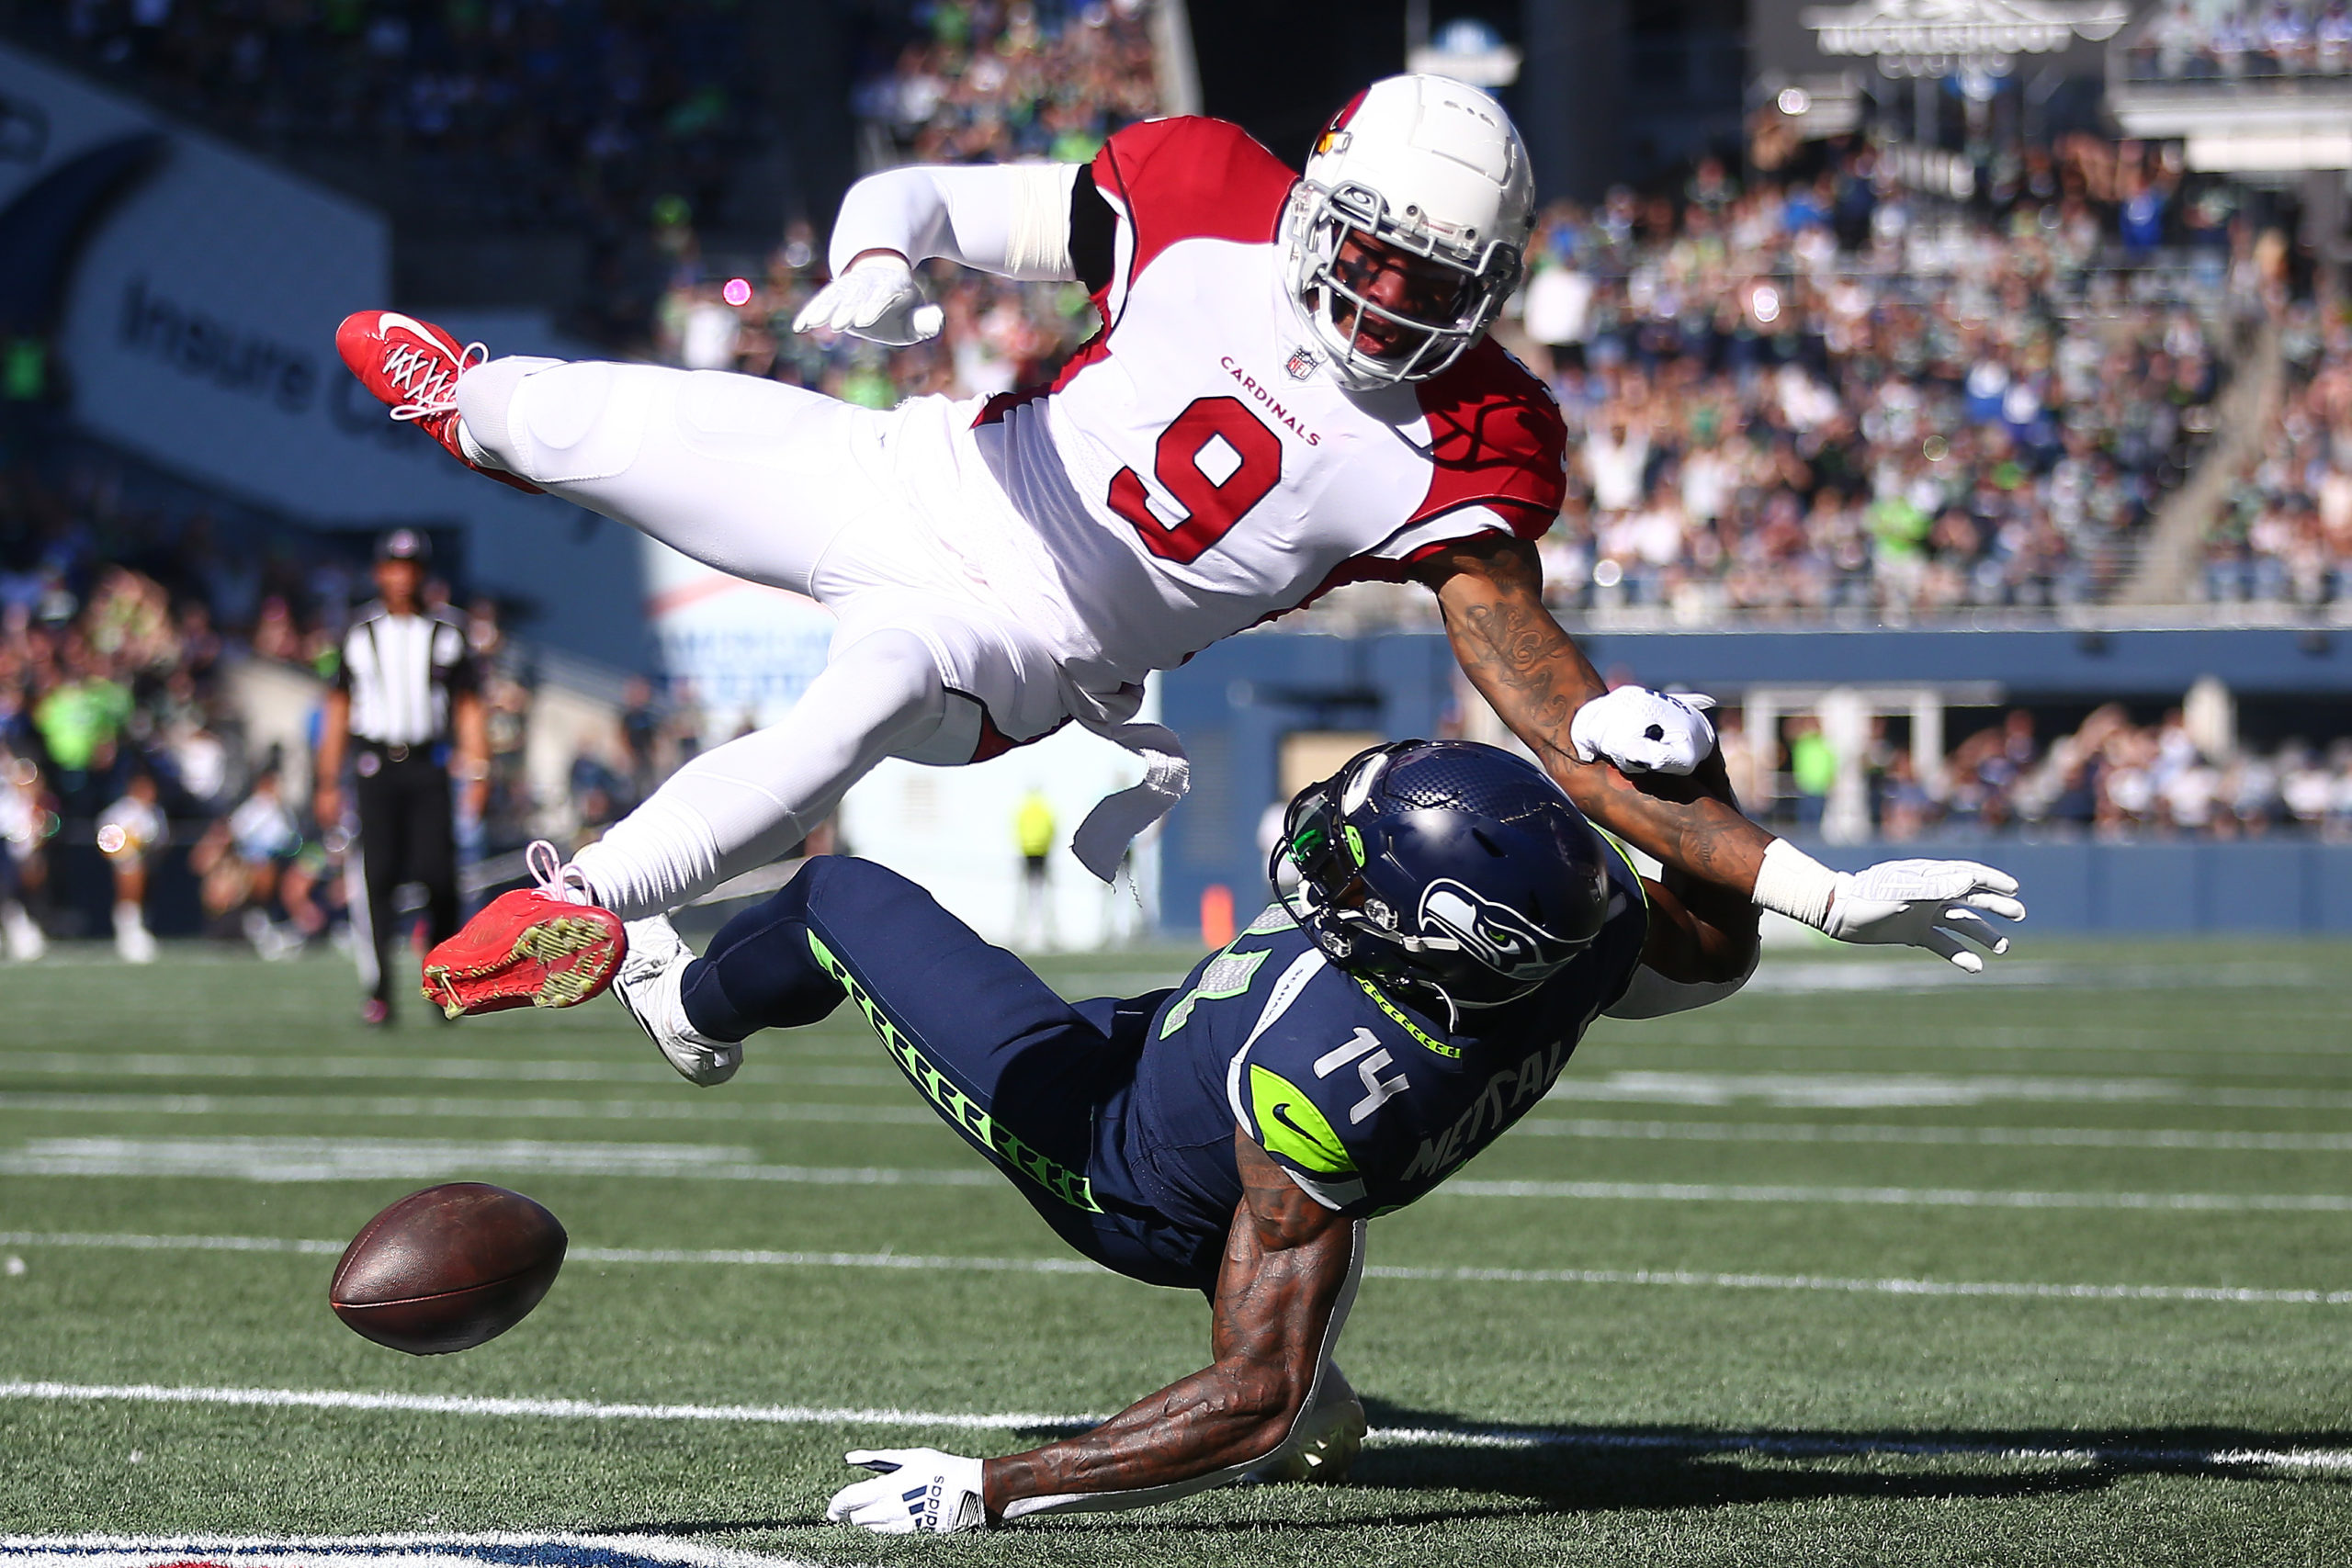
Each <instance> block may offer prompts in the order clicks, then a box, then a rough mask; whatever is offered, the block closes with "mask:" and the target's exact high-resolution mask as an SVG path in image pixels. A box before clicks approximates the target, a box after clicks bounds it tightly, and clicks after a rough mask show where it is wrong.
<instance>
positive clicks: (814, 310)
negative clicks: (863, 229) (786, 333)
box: [792, 254, 947, 348]
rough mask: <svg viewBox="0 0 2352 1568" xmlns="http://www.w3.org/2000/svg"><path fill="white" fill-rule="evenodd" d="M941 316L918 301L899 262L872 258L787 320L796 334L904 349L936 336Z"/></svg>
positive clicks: (910, 271) (908, 270) (911, 278)
mask: <svg viewBox="0 0 2352 1568" xmlns="http://www.w3.org/2000/svg"><path fill="white" fill-rule="evenodd" d="M946 319H947V318H946V314H945V312H944V311H943V310H940V308H939V307H938V306H936V305H933V304H931V303H930V302H928V301H927V300H925V299H923V295H922V284H920V283H917V282H916V281H915V271H914V268H913V267H911V266H910V265H907V262H906V258H905V257H903V256H897V255H889V254H874V255H868V256H865V257H864V258H863V259H861V260H858V261H854V262H852V263H851V264H850V265H848V266H847V267H846V268H844V269H843V270H842V275H841V276H839V277H836V278H835V279H833V280H832V281H831V283H829V284H827V285H825V287H824V288H820V289H819V290H818V291H817V297H816V298H815V299H811V300H809V303H808V304H807V306H805V307H804V308H803V309H802V310H801V312H800V314H799V315H797V316H796V317H794V318H793V320H792V330H793V331H794V332H797V333H809V332H815V331H817V330H818V329H820V328H826V329H830V330H831V331H833V332H837V333H849V334H850V335H851V336H852V337H862V338H864V339H865V340H866V341H867V342H869V343H880V344H889V345H890V346H891V347H893V348H904V347H906V346H907V345H908V344H915V343H922V342H925V341H927V340H928V339H931V338H935V337H937V336H938V335H939V330H940V328H941V327H942V326H943V325H944V324H945V322H946Z"/></svg>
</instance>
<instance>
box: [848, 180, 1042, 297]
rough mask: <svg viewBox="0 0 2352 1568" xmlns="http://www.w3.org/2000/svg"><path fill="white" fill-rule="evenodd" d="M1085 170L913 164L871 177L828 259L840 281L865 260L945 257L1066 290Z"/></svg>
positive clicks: (853, 189)
mask: <svg viewBox="0 0 2352 1568" xmlns="http://www.w3.org/2000/svg"><path fill="white" fill-rule="evenodd" d="M1079 174H1080V165H1079V164H976V165H971V166H965V165H960V164H910V165H908V166H907V167H905V168H899V169H885V170H884V171H882V172H881V173H880V174H876V175H866V176H865V178H864V179H862V180H860V181H858V182H857V183H856V184H855V185H854V186H850V188H849V194H848V195H847V196H845V197H842V209H841V216H840V217H838V218H836V219H835V220H833V237H832V243H831V244H830V245H829V246H828V247H827V260H828V261H829V262H830V263H831V265H832V270H833V273H834V276H840V275H841V274H842V273H844V272H847V271H848V270H849V268H850V267H851V265H853V264H854V262H855V261H856V260H857V259H858V258H859V257H860V256H862V255H865V254H873V253H876V252H887V253H889V254H895V255H897V256H899V257H900V258H901V259H902V260H905V261H910V262H924V261H929V260H931V259H932V258H933V257H935V256H944V257H945V258H946V259H947V260H949V261H955V262H961V263H962V264H963V265H966V266H970V267H978V269H979V270H981V271H982V272H993V273H997V274H999V275H1000V276H1005V277H1020V278H1029V279H1033V280H1037V281H1046V282H1064V283H1066V282H1068V281H1069V280H1070V279H1071V278H1074V277H1076V276H1078V272H1077V269H1076V267H1075V266H1074V265H1073V264H1072V262H1071V260H1070V248H1069V221H1070V195H1071V191H1072V189H1073V187H1074V186H1076V185H1077V182H1078V176H1079Z"/></svg>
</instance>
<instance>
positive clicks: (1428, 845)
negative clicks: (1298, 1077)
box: [1267, 740, 1609, 1014]
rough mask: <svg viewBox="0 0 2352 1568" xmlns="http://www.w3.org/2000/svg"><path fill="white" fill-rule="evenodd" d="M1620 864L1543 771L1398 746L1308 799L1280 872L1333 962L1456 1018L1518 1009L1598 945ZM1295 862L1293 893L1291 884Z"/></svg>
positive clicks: (1303, 922)
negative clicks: (1287, 872) (1286, 873)
mask: <svg viewBox="0 0 2352 1568" xmlns="http://www.w3.org/2000/svg"><path fill="white" fill-rule="evenodd" d="M1605 853H1606V851H1605V850H1604V849H1603V847H1602V845H1601V842H1600V836H1599V835H1598V834H1596V833H1595V832H1594V831H1593V829H1592V826H1591V824H1589V822H1587V821H1586V820H1585V818H1584V815H1583V813H1581V812H1579V811H1578V810H1577V808H1576V807H1574V806H1572V805H1570V804H1569V802H1568V797H1567V796H1566V795H1563V794H1561V793H1560V790H1559V787H1558V786H1557V785H1556V784H1553V782H1552V781H1551V780H1550V779H1548V778H1546V777H1544V774H1543V773H1542V772H1541V771H1540V770H1538V769H1537V768H1536V767H1535V766H1534V765H1533V764H1532V763H1530V762H1527V761H1521V759H1520V758H1518V757H1515V756H1512V755H1511V754H1510V752H1508V751H1501V750H1496V749H1495V748H1494V747H1492V746H1481V745H1478V744H1476V743H1475V742H1472V741H1467V740H1399V741H1396V742H1394V743H1392V744H1390V745H1386V746H1376V747H1374V748H1373V749H1372V750H1369V751H1364V752H1362V753H1360V754H1359V755H1357V756H1356V757H1355V758H1353V759H1352V760H1351V761H1349V763H1348V765H1347V766H1346V767H1344V768H1341V769H1340V771H1339V773H1337V774H1335V775H1334V776H1332V777H1331V778H1329V779H1326V780H1324V781H1323V782H1322V783H1321V784H1313V785H1310V786H1309V787H1308V788H1306V789H1305V790H1302V791H1300V792H1299V795H1298V797H1297V798H1296V799H1295V800H1293V801H1292V802H1291V803H1290V811H1289V813H1288V814H1287V815H1286V816H1285V817H1284V818H1283V839H1282V842H1281V843H1279V844H1277V845H1276V846H1275V847H1274V852H1273V856H1272V862H1271V863H1270V864H1269V866H1268V868H1267V870H1268V874H1270V875H1272V876H1273V877H1274V880H1275V886H1276V891H1277V893H1278V895H1279V896H1280V897H1281V898H1282V900H1283V905H1284V907H1285V908H1288V909H1289V910H1290V912H1291V915H1292V916H1293V918H1295V919H1296V920H1297V921H1298V923H1299V924H1300V926H1302V927H1303V928H1305V929H1306V931H1307V932H1308V934H1309V935H1311V936H1312V937H1314V939H1315V942H1316V943H1317V946H1319V947H1321V948H1322V950H1323V952H1324V953H1325V955H1326V956H1328V957H1329V959H1330V960H1331V962H1332V963H1334V964H1338V965H1339V966H1340V968H1342V969H1346V970H1348V971H1350V972H1351V973H1352V974H1356V975H1361V976H1364V977H1366V978H1367V979H1371V980H1374V981H1377V982H1379V983H1380V984H1382V985H1385V986H1392V987H1399V988H1401V989H1404V990H1406V991H1408V992H1413V993H1418V994H1419V995H1421V996H1423V997H1427V998H1432V999H1435V1000H1438V1001H1442V1002H1443V1003H1444V1004H1445V1005H1446V1009H1447V1011H1448V1013H1449V1014H1452V1013H1453V1012H1454V1011H1456V1010H1459V1009H1462V1008H1480V1007H1497V1006H1499V1005H1501V1004H1502V1003H1504V1002H1509V1001H1515V1000H1517V999H1518V998H1521V997H1524V996H1526V995H1527V994H1528V993H1529V992H1531V991H1532V990H1534V989H1535V988H1536V987H1539V986H1541V985H1542V984H1544V981H1546V980H1548V979H1550V978H1551V977H1552V976H1554V975H1556V974H1558V973H1559V972H1560V971H1561V970H1562V969H1564V968H1566V966H1567V965H1568V964H1572V963H1574V962H1575V961H1576V959H1577V955H1578V954H1579V953H1583V952H1584V950H1585V949H1586V948H1588V947H1589V946H1590V945H1592V940H1593V938H1594V937H1596V936H1598V935H1599V934H1600V927H1601V924H1602V922H1603V921H1604V920H1606V919H1608V915H1609V873H1608V868H1607V863H1606V861H1605V860H1604V859H1603V858H1602V857H1603V856H1604V855H1605ZM1285 860H1287V861H1289V862H1290V863H1292V864H1293V865H1295V867H1296V868H1297V871H1298V885H1297V886H1296V887H1295V888H1294V889H1287V890H1286V889H1283V887H1282V886H1281V884H1282V881H1283V879H1282V878H1281V877H1280V876H1279V875H1278V873H1279V871H1280V869H1281V866H1282V863H1283V861H1285Z"/></svg>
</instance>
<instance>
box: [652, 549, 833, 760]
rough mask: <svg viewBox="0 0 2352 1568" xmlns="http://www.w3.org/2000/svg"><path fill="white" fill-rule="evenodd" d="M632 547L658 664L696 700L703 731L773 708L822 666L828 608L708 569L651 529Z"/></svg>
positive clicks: (718, 730)
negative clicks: (638, 559) (637, 553)
mask: <svg viewBox="0 0 2352 1568" xmlns="http://www.w3.org/2000/svg"><path fill="white" fill-rule="evenodd" d="M640 549H641V551H642V560H643V562H644V571H645V591H646V602H645V608H646V614H647V616H648V618H649V619H650V621H651V622H652V626H653V640H654V646H655V649H656V651H657V653H658V655H659V657H660V660H661V663H662V670H663V671H666V672H667V673H668V674H669V675H670V677H671V678H672V679H673V681H678V682H684V685H682V686H681V687H679V688H678V689H677V693H676V695H677V697H678V699H679V700H681V701H688V700H690V701H691V702H692V704H693V705H694V706H695V707H696V708H697V709H699V710H700V712H701V714H702V727H701V728H702V737H703V739H704V740H705V741H707V742H713V743H715V742H718V741H723V740H726V739H729V738H730V737H731V736H733V735H734V734H735V733H736V731H737V730H738V729H740V728H742V727H743V726H744V725H745V724H747V723H748V724H754V725H768V724H773V723H775V721H776V720H777V719H779V718H782V717H783V716H784V713H785V710H786V709H787V708H789V707H790V706H791V705H793V704H794V703H796V702H798V701H799V700H800V694H801V693H802V692H804V691H806V690H808V687H809V682H810V681H812V680H814V679H816V676H817V672H818V671H820V670H822V669H823V668H824V667H825V653H826V650H827V649H828V648H830V647H831V643H832V637H833V627H834V625H835V623H834V620H833V616H832V614H831V612H830V611H828V610H825V609H823V608H821V607H820V606H819V605H818V604H816V602H815V601H813V600H809V599H804V598H802V597H801V596H800V595H798V594H797V593H787V592H784V590H782V589H780V588H763V587H762V586H760V585H759V584H758V583H755V582H746V581H743V580H742V579H741V578H740V577H729V576H728V575H727V574H726V573H725V572H721V571H714V570H711V569H710V568H708V567H707V566H704V565H703V564H702V563H701V562H699V561H695V560H690V559H688V558H686V557H684V556H682V555H680V554H679V553H678V552H677V551H675V550H673V549H672V548H670V547H668V546H667V545H663V544H660V543H658V542H656V541H655V540H652V539H645V540H642V541H640Z"/></svg>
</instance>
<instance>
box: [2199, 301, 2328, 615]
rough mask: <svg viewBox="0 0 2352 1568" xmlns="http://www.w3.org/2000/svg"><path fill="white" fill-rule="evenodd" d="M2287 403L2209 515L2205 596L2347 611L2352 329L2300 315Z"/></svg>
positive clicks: (2291, 324) (2293, 328) (2289, 352)
mask: <svg viewBox="0 0 2352 1568" xmlns="http://www.w3.org/2000/svg"><path fill="white" fill-rule="evenodd" d="M2280 349H2281V352H2282V354H2283V355H2284V357H2285V360H2286V366H2287V376H2286V387H2285V391H2284V395H2283V396H2282V397H2281V399H2280V400H2279V407H2278V412H2277V413H2276V414H2275V415H2274V416H2273V417H2271V418H2270V419H2269V420H2268V421H2267V423H2265V425H2264V427H2263V431H2262V434H2261V438H2260V440H2259V441H2258V442H2257V443H2256V445H2255V446H2254V449H2253V450H2252V451H2251V452H2250V453H2248V455H2247V457H2246V459H2245V464H2244V465H2243V467H2242V468H2240V469H2239V471H2238V472H2237V473H2235V474H2234V475H2233V476H2232V482H2231V485H2230V488H2229V491H2228V493H2227V496H2226V497H2225V499H2224V502H2223V504H2222V507H2221V508H2220V509H2219V511H2218V512H2217V513H2216V514H2215V516H2214V519H2213V525H2212V527H2211V532H2210V534H2209V536H2208V537H2207V541H2206V553H2205V594H2206V597H2207V598H2209V599H2211V600H2212V601H2214V602H2215V603H2217V604H2233V603H2239V602H2251V603H2253V604H2265V605H2293V606H2297V607H2299V608H2301V609H2305V610H2312V609H2317V608H2318V607H2320V606H2322V605H2330V604H2332V605H2336V606H2343V605H2346V604H2352V321H2347V320H2346V317H2345V316H2344V315H2343V313H2342V311H2341V310H2340V308H2339V309H2338V310H2335V311H2334V312H2332V313H2329V314H2325V315H2323V314H2322V313H2321V312H2320V311H2319V310H2315V309H2313V308H2312V307H2309V306H2305V307H2302V308H2301V309H2298V310H2295V311H2294V312H2293V313H2292V314H2291V315H2290V317H2289V319H2288V320H2287V321H2286V323H2285V327H2284V330H2283V331H2282V332H2281V333H2280Z"/></svg>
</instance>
